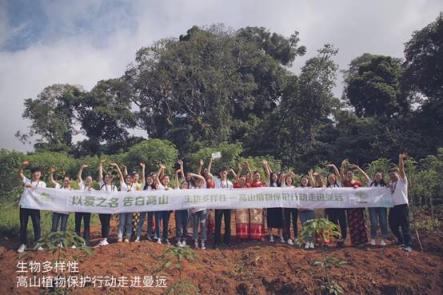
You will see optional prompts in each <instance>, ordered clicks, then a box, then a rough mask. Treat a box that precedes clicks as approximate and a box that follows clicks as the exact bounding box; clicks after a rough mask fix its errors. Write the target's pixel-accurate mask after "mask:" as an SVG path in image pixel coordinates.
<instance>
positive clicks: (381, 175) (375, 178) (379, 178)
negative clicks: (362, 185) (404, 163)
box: [374, 172, 383, 182]
mask: <svg viewBox="0 0 443 295" xmlns="http://www.w3.org/2000/svg"><path fill="white" fill-rule="evenodd" d="M374 180H375V181H376V182H380V181H382V180H383V174H381V172H377V173H375V175H374Z"/></svg>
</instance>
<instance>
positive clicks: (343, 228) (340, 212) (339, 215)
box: [325, 208, 348, 241]
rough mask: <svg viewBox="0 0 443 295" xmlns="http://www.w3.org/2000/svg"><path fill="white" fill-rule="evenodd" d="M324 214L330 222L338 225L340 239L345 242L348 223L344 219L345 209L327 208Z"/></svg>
mask: <svg viewBox="0 0 443 295" xmlns="http://www.w3.org/2000/svg"><path fill="white" fill-rule="evenodd" d="M325 214H326V216H327V218H328V220H329V221H330V222H333V223H335V224H336V225H340V233H341V239H342V240H343V241H344V240H346V236H347V234H348V221H347V218H346V209H343V208H328V209H325Z"/></svg>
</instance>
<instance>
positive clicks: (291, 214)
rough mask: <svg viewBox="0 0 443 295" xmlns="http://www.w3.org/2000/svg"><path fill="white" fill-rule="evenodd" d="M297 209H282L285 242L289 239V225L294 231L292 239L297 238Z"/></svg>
mask: <svg viewBox="0 0 443 295" xmlns="http://www.w3.org/2000/svg"><path fill="white" fill-rule="evenodd" d="M297 219H298V209H297V208H283V238H284V239H285V241H287V240H289V239H290V238H291V223H292V228H293V229H294V239H297V236H298V226H297Z"/></svg>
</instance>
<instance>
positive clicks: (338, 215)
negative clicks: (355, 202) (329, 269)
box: [325, 164, 348, 247]
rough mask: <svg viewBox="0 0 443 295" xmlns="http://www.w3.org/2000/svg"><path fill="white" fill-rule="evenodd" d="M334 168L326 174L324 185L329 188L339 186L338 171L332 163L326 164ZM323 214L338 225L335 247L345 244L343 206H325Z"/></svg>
mask: <svg viewBox="0 0 443 295" xmlns="http://www.w3.org/2000/svg"><path fill="white" fill-rule="evenodd" d="M327 166H328V167H331V168H332V169H334V173H330V174H329V175H328V180H327V184H326V186H327V187H329V188H339V187H341V186H342V185H341V175H340V172H339V170H338V168H337V166H335V165H334V164H329V165H327ZM325 215H326V217H327V218H328V220H329V221H331V222H333V223H335V224H336V225H338V226H340V233H341V236H340V238H339V239H337V247H343V246H344V245H345V240H346V237H347V233H348V222H347V219H346V209H345V208H327V209H325Z"/></svg>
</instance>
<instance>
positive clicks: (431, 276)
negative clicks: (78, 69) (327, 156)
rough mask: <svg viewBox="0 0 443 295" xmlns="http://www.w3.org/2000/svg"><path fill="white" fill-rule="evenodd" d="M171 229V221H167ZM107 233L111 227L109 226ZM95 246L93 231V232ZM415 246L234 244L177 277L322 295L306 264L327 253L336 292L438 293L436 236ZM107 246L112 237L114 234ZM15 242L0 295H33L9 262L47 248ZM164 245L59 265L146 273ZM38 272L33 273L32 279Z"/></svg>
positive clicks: (213, 289) (2, 252)
mask: <svg viewBox="0 0 443 295" xmlns="http://www.w3.org/2000/svg"><path fill="white" fill-rule="evenodd" d="M171 224H173V221H172V222H171ZM113 233H115V226H114V227H113ZM93 235H94V237H95V238H96V239H95V241H97V238H98V235H99V228H98V227H94V228H93ZM421 240H422V244H423V248H424V249H423V250H424V251H423V252H421V251H420V250H419V247H418V245H414V247H415V251H413V252H412V253H406V252H404V251H403V250H401V249H399V248H397V247H396V246H393V245H390V246H387V247H385V248H379V247H375V248H365V249H357V248H352V247H349V246H347V247H345V248H342V249H337V248H335V247H328V248H327V249H326V250H322V249H315V250H311V251H306V250H303V249H299V248H295V247H294V246H289V245H285V244H280V243H274V244H271V243H269V242H239V241H236V240H235V239H234V241H233V245H232V246H230V247H229V248H227V247H222V248H219V249H212V248H211V247H210V246H211V243H210V244H209V247H208V249H207V250H196V253H197V260H196V261H194V262H192V263H187V262H185V263H184V271H183V279H186V280H189V281H191V282H192V283H193V284H194V285H195V286H196V287H198V289H199V290H200V293H201V294H322V293H321V285H322V284H323V283H322V282H324V280H325V277H326V274H325V272H324V271H323V270H322V268H321V267H319V266H315V265H313V263H314V261H317V260H321V259H322V258H323V257H324V256H326V255H329V256H334V257H336V258H338V259H341V260H344V261H346V262H347V263H346V264H345V265H343V266H341V267H337V266H333V267H331V268H330V269H329V270H327V275H328V276H329V279H330V280H334V281H336V282H337V283H338V284H339V285H340V286H341V287H342V288H343V289H344V294H443V264H442V261H443V232H442V231H440V232H439V233H435V234H433V235H424V234H422V236H421ZM114 241H115V236H114ZM16 246H17V242H16V241H11V240H3V241H0V294H39V291H40V290H39V289H38V288H17V287H16V284H17V276H18V273H17V272H16V267H17V262H18V261H19V260H21V261H31V260H33V261H40V262H43V261H48V260H54V259H55V258H56V255H55V254H52V253H50V252H48V251H42V252H33V251H29V252H27V254H26V255H25V256H24V257H22V258H19V256H18V254H17V253H16V252H15V249H16ZM166 247H167V246H166V245H158V244H156V243H153V242H149V241H145V240H144V241H142V242H140V243H129V244H126V243H113V244H111V245H109V246H106V247H101V248H95V249H94V251H93V253H92V255H91V256H86V255H85V254H84V253H82V252H81V251H80V250H76V249H67V250H66V253H65V255H66V257H65V258H64V260H65V261H72V260H77V261H79V269H80V272H79V274H80V275H89V276H105V275H113V276H116V277H118V276H133V275H140V276H144V275H153V271H154V269H156V268H157V267H158V266H159V265H160V262H159V259H158V256H160V255H161V254H162V252H163V250H164V249H165V248H166ZM162 274H163V275H164V276H166V279H167V285H171V284H172V283H173V282H174V281H176V280H177V279H178V273H177V271H176V270H168V271H166V272H163V273H162ZM40 275H41V274H40ZM164 291H165V289H162V288H138V289H137V288H131V289H128V288H108V289H106V288H92V287H89V288H82V289H80V288H78V289H73V290H72V294H161V293H163V292H164Z"/></svg>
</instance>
